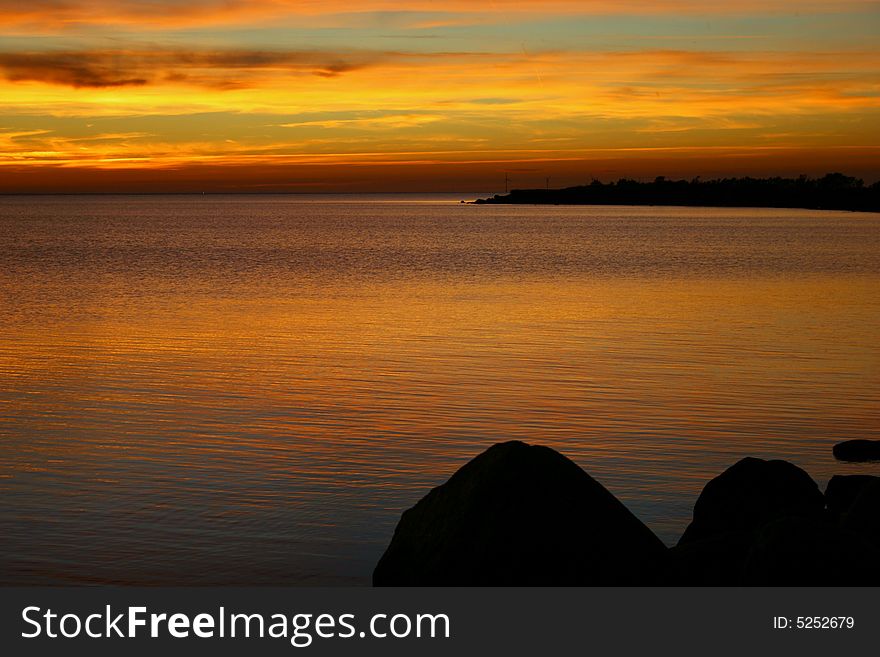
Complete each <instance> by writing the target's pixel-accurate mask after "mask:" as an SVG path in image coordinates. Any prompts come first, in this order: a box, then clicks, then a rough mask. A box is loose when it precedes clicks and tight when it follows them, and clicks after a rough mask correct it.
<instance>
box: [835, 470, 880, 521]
mask: <svg viewBox="0 0 880 657" xmlns="http://www.w3.org/2000/svg"><path fill="white" fill-rule="evenodd" d="M876 481H880V477H875V476H873V475H834V476H833V477H831V479H830V480H829V481H828V485H827V486H826V487H825V507H826V508H827V509H828V512H829V513H830V514H831V515H832V516H833V517H835V518H839V517H840V516H842V515H843V514H844V513H846V512H847V511H849V508H850V507H851V506H852V505H853V502H855V501H856V498H858V496H859V495H860V494H861V492H862V491H863V490H864V489H865V488H867V487H868V486H870V485H871V484H873V483H874V482H876Z"/></svg>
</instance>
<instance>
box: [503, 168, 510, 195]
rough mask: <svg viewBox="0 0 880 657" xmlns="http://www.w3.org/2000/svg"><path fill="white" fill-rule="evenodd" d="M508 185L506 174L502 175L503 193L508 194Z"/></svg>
mask: <svg viewBox="0 0 880 657" xmlns="http://www.w3.org/2000/svg"><path fill="white" fill-rule="evenodd" d="M509 184H510V178H508V177H507V174H506V173H505V174H504V193H505V194H507V193H508V189H507V186H508V185H509Z"/></svg>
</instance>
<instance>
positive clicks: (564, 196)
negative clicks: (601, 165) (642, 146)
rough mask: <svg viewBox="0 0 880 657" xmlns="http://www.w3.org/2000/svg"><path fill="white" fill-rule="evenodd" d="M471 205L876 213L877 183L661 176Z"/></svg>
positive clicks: (837, 177)
mask: <svg viewBox="0 0 880 657" xmlns="http://www.w3.org/2000/svg"><path fill="white" fill-rule="evenodd" d="M471 203H473V204H476V205H632V206H652V205H656V206H683V207H732V208H746V207H754V208H792V209H804V210H843V211H850V212H880V183H874V184H873V185H870V186H866V185H865V183H864V181H862V180H859V179H857V178H852V177H849V176H845V175H843V174H840V173H829V174H826V175H825V176H823V177H822V178H807V177H806V176H801V177H800V178H725V179H721V180H710V181H705V182H703V181H701V180H700V179H699V178H695V179H694V180H692V181H686V180H667V179H666V178H664V177H662V176H660V177H658V178H655V179H654V181H653V182H648V183H643V182H638V181H635V180H627V179H625V178H622V179H620V180H619V181H617V182H616V183H613V182H612V183H602V182H600V181H598V180H594V181H593V182H592V183H590V184H589V185H581V186H577V187H566V188H562V189H549V188H547V189H514V190H512V191H510V192H509V193H507V194H505V195H503V196H502V195H498V194H496V195H495V196H492V197H490V198H483V199H477V200H475V201H472V202H471Z"/></svg>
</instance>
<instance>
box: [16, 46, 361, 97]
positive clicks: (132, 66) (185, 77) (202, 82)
mask: <svg viewBox="0 0 880 657" xmlns="http://www.w3.org/2000/svg"><path fill="white" fill-rule="evenodd" d="M377 57H378V56H376V55H371V56H367V55H365V54H350V55H346V56H340V55H339V54H337V53H330V54H328V53H324V52H317V51H316V52H309V51H294V52H290V51H289V52H274V51H255V50H231V51H218V52H204V51H196V52H184V51H168V52H161V51H160V52H140V51H119V52H106V51H95V52H90V51H81V52H53V53H47V52H41V53H0V74H2V75H3V76H4V77H5V78H6V79H7V80H10V81H12V82H23V81H37V82H45V83H49V84H58V85H64V86H69V87H74V88H107V87H125V86H143V85H147V84H152V83H155V82H158V81H168V82H179V83H184V84H192V85H198V86H207V87H214V88H228V89H237V88H243V87H247V86H248V82H247V79H246V78H242V76H241V74H242V72H256V71H259V70H265V71H275V72H281V73H286V74H290V75H318V76H321V77H327V78H332V77H337V76H340V75H342V74H344V73H349V72H352V71H356V70H358V69H362V68H364V67H366V66H369V65H370V64H371V63H372V62H373V61H374V60H375V59H376V58H377Z"/></svg>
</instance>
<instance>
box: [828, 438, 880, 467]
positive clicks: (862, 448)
mask: <svg viewBox="0 0 880 657" xmlns="http://www.w3.org/2000/svg"><path fill="white" fill-rule="evenodd" d="M833 452H834V458H836V459H837V460H838V461H855V462H863V461H880V440H845V441H843V442H842V443H837V444H836V445H835V446H834V449H833Z"/></svg>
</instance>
